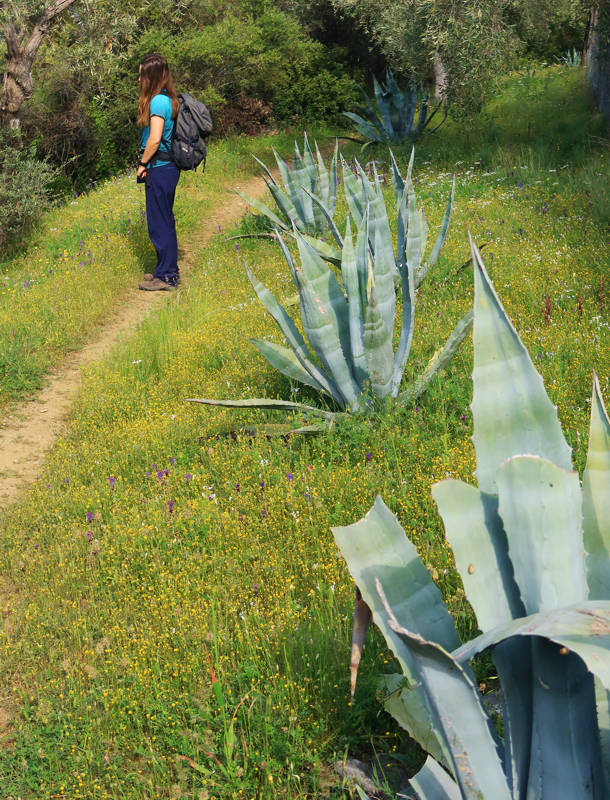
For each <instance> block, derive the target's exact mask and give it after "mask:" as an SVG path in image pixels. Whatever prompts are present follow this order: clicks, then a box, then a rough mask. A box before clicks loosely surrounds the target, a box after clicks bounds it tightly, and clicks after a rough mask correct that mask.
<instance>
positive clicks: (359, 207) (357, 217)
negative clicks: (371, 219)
mask: <svg viewBox="0 0 610 800" xmlns="http://www.w3.org/2000/svg"><path fill="white" fill-rule="evenodd" d="M341 168H342V172H343V188H344V190H345V199H346V200H347V205H348V207H349V213H350V214H351V215H352V219H353V220H354V222H355V223H356V227H358V228H360V226H361V225H362V217H363V216H364V212H365V207H366V204H365V203H364V202H363V200H362V187H361V186H360V183H359V182H358V179H357V178H356V176H355V175H354V173H353V172H352V168H351V167H350V165H349V164H348V163H347V161H346V160H345V159H344V158H343V156H341Z"/></svg>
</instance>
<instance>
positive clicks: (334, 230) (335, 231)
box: [307, 192, 343, 247]
mask: <svg viewBox="0 0 610 800" xmlns="http://www.w3.org/2000/svg"><path fill="white" fill-rule="evenodd" d="M307 194H309V196H310V197H311V201H312V203H313V204H314V205H315V206H316V207H317V208H319V209H320V211H321V212H322V216H323V218H324V220H325V222H326V224H327V225H328V227H329V228H330V232H331V233H332V235H333V237H334V239H335V241H336V242H337V244H338V245H339V247H343V239H342V237H341V234H340V232H339V229H338V228H337V226H336V225H335V222H334V220H333V218H332V214H331V212H330V210H329V209H328V208H326V206H325V205H324V203H323V202H322V201H321V200H320V198H319V197H317V196H316V195H315V194H312V193H311V192H307Z"/></svg>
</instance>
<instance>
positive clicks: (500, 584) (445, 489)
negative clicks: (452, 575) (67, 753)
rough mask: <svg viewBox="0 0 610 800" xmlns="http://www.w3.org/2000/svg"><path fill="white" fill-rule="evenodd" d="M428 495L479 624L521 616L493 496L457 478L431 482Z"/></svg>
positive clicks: (490, 624)
mask: <svg viewBox="0 0 610 800" xmlns="http://www.w3.org/2000/svg"><path fill="white" fill-rule="evenodd" d="M432 496H433V498H434V500H435V502H436V504H437V506H438V510H439V513H440V515H441V517H442V518H443V523H444V525H445V533H446V536H447V540H448V542H449V544H450V545H451V549H452V551H453V555H454V556H455V563H456V566H457V568H458V571H459V573H460V576H461V578H462V582H463V584H464V591H465V592H466V597H467V598H468V601H469V603H470V605H471V606H472V608H473V611H474V613H475V614H476V618H477V623H478V625H479V628H480V629H481V630H482V631H488V630H491V629H493V628H496V627H497V626H499V625H503V624H506V623H508V622H510V621H511V620H512V619H513V618H514V617H519V616H524V614H525V609H524V607H523V603H522V602H521V597H520V595H519V589H518V587H517V584H516V583H515V580H514V576H513V568H512V565H511V563H510V558H509V555H508V540H507V538H506V533H505V532H504V528H503V525H502V519H501V518H500V516H499V514H498V500H497V498H496V497H493V496H492V495H488V494H485V493H484V492H481V491H479V490H478V489H477V488H476V487H474V486H469V485H468V484H466V483H463V482H462V481H457V480H445V481H441V482H440V483H435V484H434V486H433V487H432ZM490 597H493V603H490V602H489V598H490Z"/></svg>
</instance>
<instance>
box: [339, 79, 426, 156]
mask: <svg viewBox="0 0 610 800" xmlns="http://www.w3.org/2000/svg"><path fill="white" fill-rule="evenodd" d="M373 88H374V91H375V102H376V105H377V108H375V106H374V105H373V102H372V100H371V99H370V98H369V96H368V95H367V93H366V92H365V91H364V89H362V87H360V90H361V92H362V94H363V96H364V101H365V105H364V106H363V107H362V108H360V109H359V110H360V112H361V113H360V114H354V113H353V112H351V111H346V112H344V114H345V116H346V117H348V118H349V119H350V120H351V121H352V122H353V123H354V125H355V127H356V130H357V131H358V133H360V134H361V135H362V136H364V137H365V139H367V140H368V142H367V143H368V144H370V143H372V142H386V143H389V144H399V143H400V142H404V141H405V140H407V139H409V140H411V141H417V139H419V137H420V136H421V135H422V133H423V132H424V130H425V128H426V126H427V125H428V124H429V123H430V121H431V120H432V118H433V116H434V114H435V113H436V111H437V110H438V106H437V108H436V109H435V110H434V111H433V113H432V114H431V115H430V116H428V102H429V101H428V95H427V93H426V92H425V91H424V89H423V87H422V86H421V84H417V83H416V82H415V81H410V82H409V86H408V88H407V90H406V91H405V92H402V91H401V90H400V88H399V86H398V84H397V83H396V81H395V79H394V75H393V74H392V70H391V69H388V70H387V72H386V80H385V83H383V82H382V83H380V82H379V81H378V80H377V78H376V77H374V76H373ZM418 105H419V115H418V116H417V122H416V121H415V117H416V114H417V107H418Z"/></svg>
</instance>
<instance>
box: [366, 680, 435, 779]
mask: <svg viewBox="0 0 610 800" xmlns="http://www.w3.org/2000/svg"><path fill="white" fill-rule="evenodd" d="M380 684H381V685H380V688H381V691H382V692H383V706H384V708H385V710H386V711H387V712H388V714H391V715H392V716H393V717H394V719H395V720H396V721H397V722H398V724H399V725H400V726H401V727H402V728H404V729H405V730H406V731H407V732H408V733H409V734H410V735H411V737H412V738H413V739H415V740H416V741H417V742H418V743H419V745H420V747H422V748H423V749H424V750H425V751H426V752H427V753H430V754H431V755H432V756H433V757H434V758H435V759H436V760H437V761H440V762H441V763H443V764H445V766H446V767H447V768H448V769H449V765H448V764H446V763H445V761H444V758H445V754H444V751H443V747H442V746H441V744H440V743H439V739H438V735H437V734H436V733H435V729H434V728H433V727H432V726H431V725H430V717H429V716H428V712H427V710H426V708H425V707H424V706H423V705H422V703H421V698H420V696H419V695H418V693H417V692H416V691H414V690H413V687H411V686H410V685H409V683H408V681H407V680H406V678H405V676H404V675H401V674H399V673H393V674H391V675H382V676H381V681H380Z"/></svg>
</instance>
